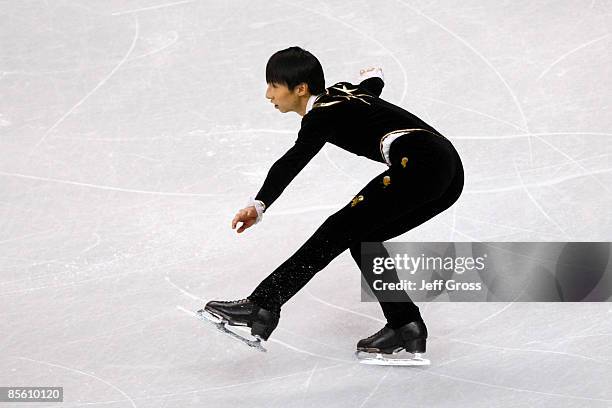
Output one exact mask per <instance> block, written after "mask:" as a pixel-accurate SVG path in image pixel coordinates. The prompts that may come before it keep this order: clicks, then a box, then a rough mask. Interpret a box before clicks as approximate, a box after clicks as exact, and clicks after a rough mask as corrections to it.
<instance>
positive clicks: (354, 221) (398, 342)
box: [200, 47, 463, 354]
mask: <svg viewBox="0 0 612 408" xmlns="http://www.w3.org/2000/svg"><path fill="white" fill-rule="evenodd" d="M361 77H362V81H361V82H360V83H359V84H358V85H353V84H351V83H348V82H339V83H336V84H334V85H333V86H331V87H329V88H327V89H326V88H325V79H324V75H323V68H322V67H321V64H320V63H319V61H318V59H317V58H316V57H315V56H314V55H312V54H311V53H310V52H308V51H306V50H304V49H302V48H299V47H290V48H287V49H284V50H281V51H278V52H276V53H275V54H274V55H272V56H271V57H270V59H269V61H268V63H267V66H266V82H267V84H268V88H267V91H266V98H267V99H269V100H270V102H271V103H273V104H274V107H275V108H276V109H278V110H279V111H280V112H282V113H285V112H296V113H297V114H299V115H300V116H302V122H301V128H300V130H299V133H298V137H297V140H296V141H295V144H294V145H293V146H292V147H291V148H290V149H289V150H288V151H287V152H286V153H285V154H284V155H283V156H282V157H281V158H280V159H278V160H277V161H276V162H275V163H274V164H273V165H272V167H271V168H270V170H269V172H268V175H267V177H266V179H265V181H264V183H263V186H262V187H261V189H260V190H259V192H258V193H257V195H256V196H255V199H251V201H250V203H249V205H248V206H247V207H245V208H243V209H242V210H240V211H239V212H238V213H237V214H236V216H235V217H234V219H233V220H232V229H235V228H236V227H237V226H238V223H242V224H241V226H240V227H239V228H238V230H237V232H238V233H241V232H243V231H244V230H246V229H247V228H250V227H251V226H253V225H254V224H256V223H257V222H259V221H260V220H261V219H262V216H263V213H264V212H266V211H267V210H269V209H270V206H271V205H272V203H274V201H275V200H276V199H277V198H278V197H279V196H280V194H281V193H282V192H283V190H284V189H285V187H287V185H288V184H289V183H290V182H291V181H292V180H293V178H294V177H295V176H296V175H297V174H298V173H299V172H300V171H301V170H302V169H303V168H304V166H306V164H307V163H308V162H309V161H310V160H311V159H312V158H313V157H314V156H315V155H316V154H317V152H319V150H321V148H322V147H323V145H324V144H325V143H326V142H329V143H333V144H335V145H336V146H339V147H341V148H343V149H345V150H348V151H350V152H352V153H355V154H357V155H360V156H364V157H367V158H368V159H371V160H375V161H377V162H381V163H386V164H387V166H388V169H387V170H385V171H384V172H383V173H381V174H380V175H378V176H377V177H375V178H374V179H373V180H371V181H370V182H369V183H368V184H367V185H366V186H365V187H364V188H363V189H362V190H361V191H359V193H357V195H356V196H355V198H353V199H352V200H351V201H350V202H348V203H347V204H346V205H345V206H344V207H342V208H341V209H340V210H339V211H337V212H336V213H335V214H332V215H331V216H330V217H329V218H327V220H326V221H325V222H324V223H323V224H322V225H321V226H320V227H319V228H318V229H317V230H316V231H315V233H314V234H313V235H312V236H311V237H310V238H309V239H308V240H307V241H306V242H305V243H304V244H303V245H302V246H301V247H300V248H299V249H298V250H297V252H295V253H294V254H293V255H292V256H291V257H290V258H289V259H287V260H286V261H285V262H284V263H282V264H281V265H280V266H279V267H278V268H277V269H276V270H274V271H273V272H272V273H271V274H270V275H269V276H268V277H267V278H266V279H264V280H263V281H262V282H261V283H260V285H259V286H258V287H257V288H256V289H255V290H254V291H253V293H252V294H251V295H250V296H248V297H247V298H246V299H242V300H237V301H211V302H208V303H207V304H206V307H205V311H207V312H209V313H211V314H213V315H215V316H217V317H219V318H221V319H222V320H223V322H225V323H227V324H229V325H233V326H248V327H250V328H251V334H252V335H253V336H255V337H256V338H258V339H263V340H267V339H268V337H269V336H270V334H271V333H272V331H273V330H274V329H275V328H276V326H277V324H278V320H279V317H280V311H281V306H282V305H283V304H284V303H285V302H287V301H288V300H289V299H290V298H291V297H292V296H293V295H295V294H296V293H297V292H298V291H299V290H300V289H301V288H302V287H304V285H306V283H307V282H308V281H309V280H310V279H311V278H312V277H313V276H314V275H315V274H316V273H317V272H318V271H320V270H321V269H323V268H324V267H325V266H326V265H327V264H329V263H330V262H331V260H332V259H334V258H335V257H337V256H338V255H340V254H341V253H342V252H344V251H345V250H346V249H349V250H350V251H351V255H352V256H353V258H354V259H355V262H356V263H357V266H358V267H359V268H361V267H362V261H364V263H363V265H372V262H371V260H372V259H373V258H374V257H388V256H389V254H388V253H387V251H386V249H385V248H384V246H383V245H382V241H385V240H388V239H390V238H393V237H396V236H398V235H400V234H403V233H404V232H406V231H409V230H411V229H413V228H414V227H416V226H418V225H420V224H422V223H424V222H425V221H427V220H429V219H431V218H432V217H434V216H435V215H437V214H439V213H441V212H442V211H444V210H446V209H447V208H449V207H450V206H451V205H452V204H453V203H454V202H455V201H456V200H457V199H458V198H459V195H460V194H461V191H462V189H463V167H462V164H461V159H460V158H459V155H458V154H457V151H456V150H455V148H454V147H453V145H452V144H451V143H450V142H449V141H448V140H447V139H446V138H445V137H443V136H442V135H441V134H440V133H439V132H437V131H436V130H435V129H434V128H433V127H431V126H429V125H428V124H427V123H425V122H423V121H422V120H421V119H419V118H418V117H416V116H415V115H413V114H411V113H410V112H408V111H406V110H404V109H402V108H400V107H398V106H395V105H393V104H391V103H389V102H387V101H385V100H383V99H381V98H380V97H379V95H380V94H381V91H382V88H383V86H384V82H383V75H382V70H381V69H379V68H371V69H367V70H362V72H361ZM362 241H376V242H380V244H377V245H379V246H377V250H375V251H368V253H367V254H365V253H364V254H362V252H361V245H360V244H361V242H362ZM362 273H363V274H364V278H365V280H366V281H367V282H368V284H369V285H370V288H371V287H372V280H373V276H372V272H371V268H370V270H368V268H367V267H366V268H364V270H363V271H362ZM383 279H386V280H387V281H391V280H394V281H397V275H396V273H395V271H391V272H390V275H387V276H386V277H383ZM374 293H375V294H376V296H377V298H378V299H379V302H380V305H381V307H382V310H383V314H384V315H385V317H386V319H387V324H386V325H385V326H384V327H383V328H382V329H381V330H380V331H379V332H377V333H375V334H374V335H372V336H370V337H368V338H365V339H362V340H360V341H359V342H358V343H357V350H358V351H364V352H369V353H377V354H378V353H384V354H391V353H394V352H396V351H400V350H406V351H408V352H410V353H424V352H425V343H426V338H427V328H426V326H425V324H424V322H423V319H422V318H421V315H420V313H419V308H418V307H417V306H416V305H415V304H414V303H413V302H412V301H411V300H410V298H409V297H408V295H407V294H406V293H405V292H401V294H400V295H397V296H396V297H395V298H394V299H392V301H388V300H383V299H381V297H379V296H380V295H379V294H377V293H376V292H374ZM200 312H202V311H200Z"/></svg>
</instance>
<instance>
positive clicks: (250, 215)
mask: <svg viewBox="0 0 612 408" xmlns="http://www.w3.org/2000/svg"><path fill="white" fill-rule="evenodd" d="M239 222H242V225H241V226H240V227H239V228H238V231H236V232H237V233H239V234H240V233H241V232H242V231H244V230H245V229H247V228H249V227H252V226H253V225H255V223H257V210H256V209H255V206H254V205H252V206H250V207H245V208H243V209H242V210H240V211H238V212H237V213H236V215H235V216H234V219H233V220H232V229H236V225H237V224H238V223H239Z"/></svg>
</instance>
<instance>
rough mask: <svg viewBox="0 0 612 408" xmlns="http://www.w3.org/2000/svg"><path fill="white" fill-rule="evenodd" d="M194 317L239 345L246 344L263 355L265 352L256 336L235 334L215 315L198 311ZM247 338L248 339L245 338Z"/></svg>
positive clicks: (222, 319)
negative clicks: (236, 341) (238, 342)
mask: <svg viewBox="0 0 612 408" xmlns="http://www.w3.org/2000/svg"><path fill="white" fill-rule="evenodd" d="M196 316H197V317H198V319H200V320H203V321H205V322H207V323H211V324H212V325H213V326H214V327H215V328H216V329H217V330H219V331H220V332H221V333H223V334H225V335H227V336H229V337H231V338H233V339H235V340H238V341H240V342H241V343H244V344H246V345H247V346H249V347H252V348H254V349H255V350H257V351H261V352H263V353H265V352H266V351H268V350H266V349H265V347H264V346H262V345H261V338H259V337H258V336H255V337H252V336H250V334H247V333H246V332H245V333H244V334H243V333H236V332H234V331H233V330H230V329H228V327H227V326H228V325H229V324H228V322H227V320H225V319H224V318H223V317H221V316H218V315H215V314H213V313H210V312H209V311H208V310H204V309H202V310H198V311H197V312H196ZM230 327H234V326H230ZM247 336H248V337H247ZM249 337H250V338H249Z"/></svg>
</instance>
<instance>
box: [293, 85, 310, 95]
mask: <svg viewBox="0 0 612 408" xmlns="http://www.w3.org/2000/svg"><path fill="white" fill-rule="evenodd" d="M293 92H295V93H296V94H297V95H298V96H304V95H310V89H309V88H308V84H307V83H306V82H302V83H299V84H297V85H296V86H295V88H293Z"/></svg>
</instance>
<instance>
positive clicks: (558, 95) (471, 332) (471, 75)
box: [0, 0, 612, 408]
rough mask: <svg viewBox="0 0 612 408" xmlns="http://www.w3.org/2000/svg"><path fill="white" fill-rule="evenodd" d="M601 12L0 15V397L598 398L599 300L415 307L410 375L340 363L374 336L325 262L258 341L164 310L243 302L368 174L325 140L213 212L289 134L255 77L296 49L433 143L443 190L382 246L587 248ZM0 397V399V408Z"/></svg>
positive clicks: (605, 24) (609, 393)
mask: <svg viewBox="0 0 612 408" xmlns="http://www.w3.org/2000/svg"><path fill="white" fill-rule="evenodd" d="M611 13H612V3H610V2H609V1H600V0H593V1H556V2H548V1H506V2H485V1H462V2H455V1H422V0H418V1H413V0H410V1H409V0H395V1H385V2H374V1H355V2H338V1H331V2H329V1H325V2H323V1H318V0H317V1H314V2H298V1H270V2H264V1H254V0H249V1H246V0H234V1H227V2H226V1H208V0H206V1H205V0H200V1H189V0H188V1H175V2H168V3H165V2H164V1H163V0H157V1H154V0H147V1H143V0H137V1H118V0H113V1H89V2H85V1H82V2H78V1H61V0H59V1H11V2H9V1H5V2H3V3H2V4H1V5H0V222H1V225H2V228H0V268H1V269H0V350H1V353H0V386H9V385H16V386H34V385H55V386H63V387H64V390H65V402H64V403H63V404H20V405H19V406H20V407H28V406H32V407H43V406H60V405H61V406H62V407H105V408H116V407H152V408H157V407H209V406H210V407H221V406H224V407H225V406H227V407H322V406H326V407H327V406H329V407H392V406H393V407H397V406H420V407H432V406H436V407H438V406H439V407H457V406H465V407H497V406H499V407H510V406H512V407H532V406H538V407H555V408H556V407H561V406H562V407H585V406H589V407H608V406H612V387H611V386H610V384H611V383H610V378H611V377H612V357H611V356H612V346H611V342H610V338H611V337H610V336H612V306H611V305H610V304H609V303H592V304H586V303H584V304H570V303H516V304H514V303H427V304H420V305H419V306H420V307H421V311H422V314H423V316H424V318H425V319H426V322H427V324H428V327H429V330H430V340H429V342H428V353H427V355H426V356H427V357H428V358H429V359H431V360H432V365H431V366H429V367H421V368H401V367H391V368H387V367H372V366H363V365H358V364H356V363H355V361H354V359H353V355H352V353H353V350H354V347H355V343H356V341H357V340H358V339H359V338H361V337H364V336H367V335H369V334H371V333H373V332H375V331H377V330H378V329H379V328H380V326H381V324H382V320H381V319H382V315H381V313H380V311H379V308H378V306H377V305H376V304H372V303H361V302H360V301H359V278H358V273H359V272H358V269H357V267H356V265H354V263H353V261H352V259H351V257H350V256H349V254H348V253H344V254H342V255H341V256H340V257H338V258H337V259H335V260H334V261H333V262H332V263H331V264H330V265H329V266H328V267H327V268H326V269H324V270H323V271H322V272H321V273H320V274H319V275H317V276H316V278H315V279H314V280H313V281H312V282H311V283H310V284H309V285H308V286H307V287H306V288H305V289H304V290H303V291H302V292H300V293H299V294H298V295H297V296H296V297H295V298H293V299H292V300H291V301H290V302H289V303H288V304H287V305H286V307H285V308H284V309H283V316H282V319H281V323H280V325H279V327H278V329H277V330H276V331H275V333H274V334H273V337H272V338H271V341H270V342H268V344H267V347H268V349H269V352H268V353H266V354H264V353H257V352H254V351H252V350H249V349H248V348H247V347H245V346H244V345H242V344H240V343H238V342H235V341H232V340H231V339H229V338H228V337H226V336H223V335H221V334H219V333H217V332H214V331H211V330H210V329H209V328H208V327H206V326H204V325H202V324H201V323H200V322H199V321H198V320H196V319H195V318H193V317H192V316H190V315H189V314H188V313H187V312H188V311H193V310H196V309H199V308H201V307H202V306H203V304H204V303H205V301H206V300H208V299H211V298H220V299H232V298H240V297H244V296H245V295H247V294H249V293H250V291H251V290H252V289H253V287H254V286H255V285H256V284H257V283H259V281H261V280H262V279H263V278H264V277H265V276H266V275H267V274H268V273H270V272H271V271H272V270H273V269H274V268H275V267H277V266H278V265H279V264H280V263H281V262H283V261H284V260H285V259H286V258H287V257H288V256H290V255H291V254H292V253H293V252H294V251H295V250H296V249H297V248H298V247H299V246H300V245H301V244H302V243H303V241H304V240H305V239H306V238H307V237H309V236H310V235H311V234H312V232H314V230H315V229H316V228H317V227H318V225H320V223H321V222H322V221H323V220H324V219H325V218H326V217H328V216H329V215H330V214H331V213H333V212H334V211H335V210H336V209H338V208H340V207H341V206H342V205H344V203H346V202H347V201H348V200H350V199H351V198H352V197H353V195H354V194H355V193H356V192H357V191H359V189H360V188H361V187H362V186H363V185H365V183H366V182H367V181H369V180H370V178H372V177H373V176H375V175H376V174H378V173H379V172H380V171H382V170H383V169H384V165H381V164H379V163H374V162H368V161H367V160H366V159H364V158H360V157H357V156H353V155H351V154H350V153H347V152H344V151H342V150H340V149H338V148H336V147H333V146H327V147H325V148H324V150H323V151H322V152H321V153H320V154H319V155H318V156H317V157H316V158H315V159H314V160H313V161H312V162H311V163H310V164H309V165H308V166H307V168H306V169H305V170H304V171H303V172H302V173H301V174H300V175H299V176H298V177H297V178H296V180H295V181H294V182H293V184H292V185H290V186H289V187H288V188H287V190H286V191H285V193H284V194H283V195H282V196H281V198H279V199H278V201H277V202H275V203H274V205H273V207H271V208H270V211H269V212H267V213H266V215H265V217H264V220H263V222H262V223H261V224H258V225H257V226H255V227H254V228H252V229H251V230H249V231H247V232H245V233H244V234H240V235H237V234H236V233H235V231H232V230H231V229H230V221H231V218H232V216H233V215H234V213H235V212H236V211H237V210H238V209H239V208H241V206H242V205H243V204H244V203H245V201H246V199H247V198H248V196H250V195H253V194H254V193H255V192H257V190H258V189H259V187H260V185H261V182H262V181H263V179H264V177H265V174H266V172H267V170H268V168H269V167H270V165H271V164H272V163H273V162H274V161H275V160H276V159H277V158H278V157H279V156H280V155H281V154H282V153H283V152H284V151H285V150H286V149H287V148H288V147H290V146H291V145H292V144H293V141H294V140H295V137H296V130H297V129H298V127H299V117H298V116H297V115H295V114H287V115H281V114H279V113H278V111H276V110H274V108H273V107H272V105H271V104H270V103H269V102H268V101H267V100H265V98H264V91H265V79H264V68H265V63H266V61H267V58H268V57H269V56H270V55H271V54H272V53H273V52H275V51H276V50H279V49H282V48H286V47H288V46H290V45H300V46H303V47H305V48H307V49H309V50H311V51H312V52H313V53H314V54H315V55H317V56H318V57H319V59H320V60H321V62H322V64H323V66H324V68H325V71H326V78H327V83H328V84H332V83H334V82H336V81H340V80H350V81H352V80H354V79H355V77H356V76H357V74H358V72H359V69H360V68H363V67H365V66H368V65H370V64H380V65H382V66H383V68H384V70H385V79H386V87H385V89H384V90H383V94H382V97H383V98H385V99H387V100H389V101H391V102H393V103H396V104H399V105H401V106H402V107H404V108H406V109H408V110H410V111H412V112H413V113H415V114H417V115H419V116H422V117H423V119H425V120H426V121H428V122H430V123H431V124H432V125H433V126H435V127H436V128H437V129H439V130H440V131H441V132H442V133H443V134H445V135H446V136H447V137H448V138H449V139H450V140H451V141H452V142H453V143H454V144H455V146H456V147H457V149H458V151H459V153H460V154H461V156H462V158H463V162H464V165H465V170H466V184H465V190H464V193H463V195H462V197H461V199H460V200H459V202H458V203H457V204H456V205H454V206H453V207H452V208H451V209H450V210H448V211H446V212H445V213H443V214H441V215H439V216H438V217H436V218H434V219H433V220H431V221H430V222H428V223H426V224H425V225H422V226H420V227H418V228H416V229H414V230H413V231H410V232H408V233H406V234H404V235H402V236H400V237H397V238H396V239H395V240H400V241H413V240H419V241H454V240H456V241H610V240H612V218H611V214H612V211H610V208H611V207H612V171H611V170H612V162H611V159H610V158H611V155H612V141H611V140H612V126H611V124H612V115H611V114H610V109H611V102H612V96H611V95H612V92H611V86H610V85H611V80H612V70H611V66H612V58H611V54H610V49H611V40H612V38H611V35H610V27H612V21H611V20H612V19H611ZM5 405H6V406H8V404H1V403H0V406H5Z"/></svg>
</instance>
